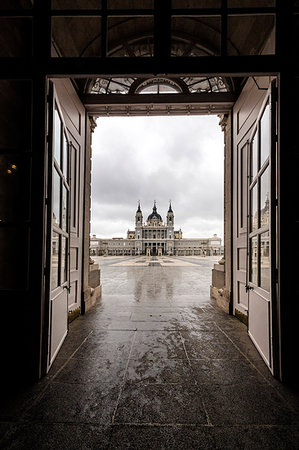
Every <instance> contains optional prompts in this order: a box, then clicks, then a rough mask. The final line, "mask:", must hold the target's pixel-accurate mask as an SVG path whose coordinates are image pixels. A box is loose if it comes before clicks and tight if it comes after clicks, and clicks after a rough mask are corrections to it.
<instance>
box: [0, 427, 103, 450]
mask: <svg viewBox="0 0 299 450" xmlns="http://www.w3.org/2000/svg"><path fill="white" fill-rule="evenodd" d="M110 435H111V427H109V426H103V425H90V424H77V423H76V424H69V423H52V424H44V423H37V424H34V423H21V424H16V425H14V426H13V427H11V429H10V432H8V433H6V436H5V437H4V439H3V441H2V447H1V448H3V449H6V450H46V449H47V450H54V449H55V450H56V449H57V450H84V449H86V450H87V449H108V448H109V442H110Z"/></svg>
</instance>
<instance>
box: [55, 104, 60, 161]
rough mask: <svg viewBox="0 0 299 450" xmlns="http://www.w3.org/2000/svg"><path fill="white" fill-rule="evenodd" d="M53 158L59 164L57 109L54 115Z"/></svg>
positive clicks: (58, 118) (58, 117)
mask: <svg viewBox="0 0 299 450" xmlns="http://www.w3.org/2000/svg"><path fill="white" fill-rule="evenodd" d="M54 158H55V159H56V162H57V163H58V164H59V166H60V164H61V119H60V116H59V113H58V111H57V109H55V115H54Z"/></svg>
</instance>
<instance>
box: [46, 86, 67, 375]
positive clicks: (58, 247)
mask: <svg viewBox="0 0 299 450" xmlns="http://www.w3.org/2000/svg"><path fill="white" fill-rule="evenodd" d="M51 91H52V92H51V99H52V101H51V103H50V107H49V136H50V143H49V144H50V145H49V161H48V164H49V171H48V177H49V178H48V186H49V188H48V205H49V214H48V221H49V223H48V230H49V233H48V236H49V238H48V239H49V243H50V242H51V246H50V248H49V252H48V253H49V256H48V257H49V267H50V280H49V339H48V358H47V359H48V361H47V366H48V368H49V367H50V366H51V364H52V362H53V360H54V358H55V356H56V354H57V352H58V351H59V349H60V347H61V345H62V343H63V341H64V338H65V336H66V334H67V330H68V295H69V294H68V292H69V283H70V277H69V271H70V264H69V253H70V252H69V245H70V241H69V227H70V219H69V204H70V185H69V177H70V174H69V165H70V158H69V153H70V144H69V139H68V132H67V129H66V126H65V123H64V120H63V115H62V111H61V108H60V105H59V102H58V98H57V95H56V93H55V89H54V86H53V85H52V84H51Z"/></svg>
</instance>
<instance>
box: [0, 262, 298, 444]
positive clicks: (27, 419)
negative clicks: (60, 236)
mask: <svg viewBox="0 0 299 450" xmlns="http://www.w3.org/2000/svg"><path fill="white" fill-rule="evenodd" d="M143 259H145V258H143ZM161 259H162V261H161ZM163 259H164V260H165V261H167V260H169V261H170V260H171V261H172V262H168V263H167V262H166V263H163ZM99 260H100V264H101V267H102V281H103V296H102V300H101V301H100V302H99V304H98V305H97V306H96V307H95V308H93V309H92V310H91V311H90V312H88V313H87V314H86V315H85V316H81V317H80V318H79V319H77V320H76V321H74V322H73V323H72V324H71V326H70V332H69V335H68V337H67V339H66V341H65V343H64V345H63V347H62V348H61V351H60V352H59V355H58V357H57V359H56V362H55V363H54V365H53V367H52V369H51V371H50V373H49V375H48V376H47V377H46V378H45V379H43V380H42V381H41V382H40V383H38V384H37V385H35V386H33V387H32V388H31V389H30V390H27V391H26V392H24V393H23V394H22V395H20V396H18V397H17V398H16V399H14V401H10V403H9V405H7V404H4V405H2V407H1V408H0V417H1V424H0V425H1V426H0V430H1V431H2V434H3V438H2V440H1V441H0V442H1V445H0V446H1V448H5V449H18V450H19V449H26V450H33V449H58V450H60V449H102V448H110V449H125V448H132V449H184V450H189V449H193V448H194V449H210V448H227V449H243V448H246V449H250V450H251V449H298V448H299V407H298V399H297V397H296V395H295V394H294V393H292V392H290V391H289V390H288V389H287V388H285V387H283V386H282V385H281V384H280V383H279V382H277V381H276V380H274V379H273V378H272V377H271V375H270V374H269V372H268V369H267V368H266V367H265V365H264V363H263V361H262V360H261V358H260V357H259V355H258V353H257V351H256V350H255V348H254V346H253V345H252V344H251V342H250V340H249V338H248V336H247V333H246V327H245V326H244V325H243V324H242V323H240V322H239V321H238V320H237V319H235V318H233V317H230V316H227V315H226V314H224V313H223V312H222V311H221V310H219V309H218V308H217V307H216V306H215V304H214V302H213V301H212V300H210V298H209V284H210V280H211V267H212V265H213V262H214V261H213V258H201V257H184V258H157V259H154V260H151V261H148V263H150V262H156V263H157V262H158V263H161V265H149V264H146V263H144V262H138V258H121V257H115V258H114V257H111V258H100V259H99ZM139 260H142V258H140V259H139ZM163 264H167V266H164V265H163Z"/></svg>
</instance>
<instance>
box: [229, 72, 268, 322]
mask: <svg viewBox="0 0 299 450" xmlns="http://www.w3.org/2000/svg"><path fill="white" fill-rule="evenodd" d="M265 96H266V91H263V90H259V89H258V88H257V86H256V84H255V83H254V81H253V80H252V79H249V80H248V82H247V83H246V85H245V86H244V89H243V91H242V93H241V95H240V96H239V98H238V100H237V102H236V104H235V106H234V110H233V147H234V152H233V298H234V313H235V312H236V311H238V312H240V313H242V314H243V315H245V316H247V314H248V292H247V289H246V285H247V281H248V280H247V278H248V276H247V266H248V257H247V245H248V242H247V241H248V235H247V226H248V217H247V215H248V203H249V199H248V197H247V196H248V179H247V177H248V174H249V168H248V154H249V139H250V136H251V135H252V130H253V128H254V126H255V123H256V119H257V117H258V114H259V111H260V108H261V106H262V104H263V101H264V98H265ZM253 142H254V141H253ZM253 164H254V161H253Z"/></svg>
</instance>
